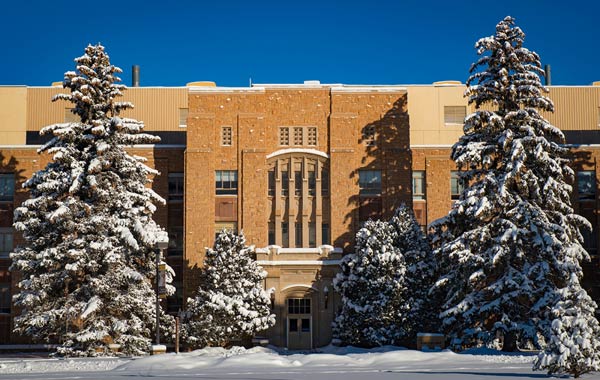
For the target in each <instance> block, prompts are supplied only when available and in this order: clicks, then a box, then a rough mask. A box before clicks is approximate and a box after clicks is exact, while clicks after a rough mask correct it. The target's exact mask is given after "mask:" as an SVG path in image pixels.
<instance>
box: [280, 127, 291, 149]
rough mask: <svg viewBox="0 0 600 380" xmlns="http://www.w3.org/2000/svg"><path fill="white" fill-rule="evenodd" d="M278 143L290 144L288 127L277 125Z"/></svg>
mask: <svg viewBox="0 0 600 380" xmlns="http://www.w3.org/2000/svg"><path fill="white" fill-rule="evenodd" d="M279 145H290V129H289V128H288V127H279Z"/></svg>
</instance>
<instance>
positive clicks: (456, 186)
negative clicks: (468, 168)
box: [450, 170, 465, 200]
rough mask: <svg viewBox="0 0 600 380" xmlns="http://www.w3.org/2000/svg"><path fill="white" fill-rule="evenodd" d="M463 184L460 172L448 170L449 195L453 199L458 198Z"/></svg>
mask: <svg viewBox="0 0 600 380" xmlns="http://www.w3.org/2000/svg"><path fill="white" fill-rule="evenodd" d="M464 188H465V186H464V182H463V180H462V178H460V173H459V172H458V171H455V170H453V171H451V172H450V196H451V198H452V199H453V200H456V199H459V198H460V194H461V193H462V192H463V190H464Z"/></svg>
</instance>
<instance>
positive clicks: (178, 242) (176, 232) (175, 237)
mask: <svg viewBox="0 0 600 380" xmlns="http://www.w3.org/2000/svg"><path fill="white" fill-rule="evenodd" d="M167 232H168V234H169V248H168V249H167V254H168V255H169V256H182V255H183V227H182V226H169V228H168V229H167Z"/></svg>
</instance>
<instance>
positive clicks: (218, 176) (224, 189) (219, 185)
mask: <svg viewBox="0 0 600 380" xmlns="http://www.w3.org/2000/svg"><path fill="white" fill-rule="evenodd" d="M215 188H216V192H217V195H237V188H238V177H237V170H217V171H216V172H215Z"/></svg>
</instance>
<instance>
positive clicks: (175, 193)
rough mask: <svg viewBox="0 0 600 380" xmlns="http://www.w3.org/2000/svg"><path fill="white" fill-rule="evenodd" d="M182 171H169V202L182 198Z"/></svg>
mask: <svg viewBox="0 0 600 380" xmlns="http://www.w3.org/2000/svg"><path fill="white" fill-rule="evenodd" d="M183 183H184V178H183V173H169V202H172V201H182V200H183Z"/></svg>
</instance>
